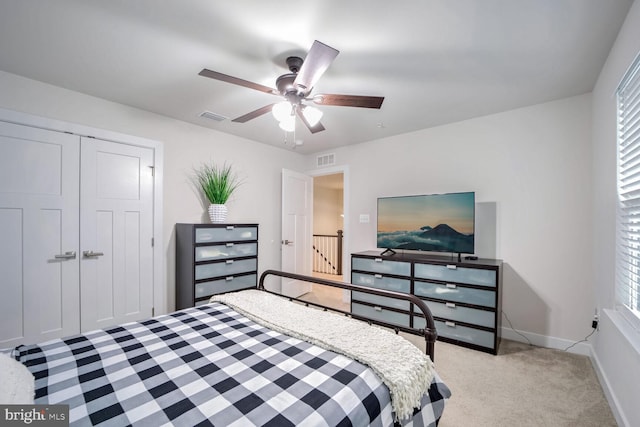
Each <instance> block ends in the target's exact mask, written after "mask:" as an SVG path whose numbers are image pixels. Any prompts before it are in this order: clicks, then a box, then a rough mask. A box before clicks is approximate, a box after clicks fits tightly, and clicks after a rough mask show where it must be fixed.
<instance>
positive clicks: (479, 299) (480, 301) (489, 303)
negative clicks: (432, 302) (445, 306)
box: [413, 281, 496, 308]
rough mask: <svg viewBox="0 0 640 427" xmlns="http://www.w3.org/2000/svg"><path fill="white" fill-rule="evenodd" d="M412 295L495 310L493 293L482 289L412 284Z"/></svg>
mask: <svg viewBox="0 0 640 427" xmlns="http://www.w3.org/2000/svg"><path fill="white" fill-rule="evenodd" d="M413 286H414V293H415V294H416V295H417V296H420V297H426V298H437V299H443V300H447V301H453V302H466V303H467V304H475V305H481V306H483V307H490V308H495V306H496V293H495V291H485V290H482V289H475V288H465V287H463V286H458V285H456V284H455V283H447V284H446V285H443V284H441V283H427V282H418V281H416V282H415V283H414V285H413Z"/></svg>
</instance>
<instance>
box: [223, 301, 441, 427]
mask: <svg viewBox="0 0 640 427" xmlns="http://www.w3.org/2000/svg"><path fill="white" fill-rule="evenodd" d="M214 301H219V302H221V303H223V304H225V305H228V306H230V307H231V308H233V309H234V310H236V311H237V312H239V313H241V314H243V315H244V316H246V317H248V318H249V319H251V320H253V321H255V322H257V323H259V324H261V325H263V326H266V327H268V328H271V329H273V330H275V331H278V332H280V333H283V334H286V335H289V336H292V337H295V338H298V339H301V340H303V341H307V342H310V343H312V344H315V345H318V346H319V347H322V348H324V349H327V350H331V351H335V352H337V353H340V354H343V355H345V356H348V357H350V358H352V359H354V360H357V361H358V362H360V363H364V364H365V365H367V366H369V367H370V368H371V369H372V370H373V371H374V372H375V373H376V374H377V375H378V376H379V377H380V379H381V380H382V381H383V382H384V384H385V385H386V386H387V387H388V388H389V392H390V395H391V405H392V408H393V411H394V412H395V416H396V418H397V419H398V420H402V419H404V418H408V417H410V416H411V415H412V414H413V408H420V400H421V398H422V395H423V394H425V393H426V392H427V390H428V389H429V386H430V384H431V381H432V379H433V376H434V368H433V363H432V362H431V359H430V358H429V356H427V355H426V354H424V353H423V352H422V351H420V350H419V349H418V348H417V347H416V346H414V345H413V344H411V343H410V342H409V341H407V340H406V339H404V338H402V337H401V336H399V335H396V334H394V333H392V332H390V331H386V330H384V329H382V328H380V327H377V326H371V325H369V324H367V323H365V322H362V321H359V320H355V319H352V318H350V317H347V316H344V315H340V314H338V313H332V312H327V311H322V310H316V309H310V308H308V307H305V306H303V305H301V304H297V303H294V302H291V301H289V300H287V299H285V298H282V297H279V296H276V295H271V294H269V293H267V292H264V291H258V290H255V289H252V290H246V291H241V292H236V293H229V294H222V295H215V296H213V297H211V302H214Z"/></svg>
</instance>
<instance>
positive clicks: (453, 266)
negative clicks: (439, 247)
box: [447, 264, 458, 270]
mask: <svg viewBox="0 0 640 427" xmlns="http://www.w3.org/2000/svg"><path fill="white" fill-rule="evenodd" d="M447 268H448V269H449V270H455V269H456V268H458V266H457V265H454V264H447Z"/></svg>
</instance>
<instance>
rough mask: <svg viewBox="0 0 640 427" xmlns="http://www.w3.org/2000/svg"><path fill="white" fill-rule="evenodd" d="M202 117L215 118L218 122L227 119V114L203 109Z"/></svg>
mask: <svg viewBox="0 0 640 427" xmlns="http://www.w3.org/2000/svg"><path fill="white" fill-rule="evenodd" d="M200 117H204V118H205V119H209V120H213V121H216V122H222V121H224V120H227V118H226V117H225V116H221V115H220V114H216V113H212V112H211V111H203V112H202V113H200Z"/></svg>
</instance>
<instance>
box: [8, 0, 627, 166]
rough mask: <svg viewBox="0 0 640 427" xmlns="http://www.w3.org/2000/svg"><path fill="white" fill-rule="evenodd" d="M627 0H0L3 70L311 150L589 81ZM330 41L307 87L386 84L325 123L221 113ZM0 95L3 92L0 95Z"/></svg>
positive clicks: (522, 101) (253, 97) (498, 107)
mask: <svg viewBox="0 0 640 427" xmlns="http://www.w3.org/2000/svg"><path fill="white" fill-rule="evenodd" d="M631 3H632V0H482V1H480V0H404V1H401V2H392V1H382V0H355V1H353V0H352V1H348V2H347V1H344V0H342V1H340V0H310V1H294V0H280V1H263V0H244V1H235V2H222V1H213V0H29V1H25V0H2V2H0V70H3V71H6V72H9V73H14V74H18V75H21V76H25V77H28V78H31V79H35V80H40V81H42V82H46V83H50V84H53V85H56V86H62V87H65V88H68V89H71V90H75V91H78V92H82V93H86V94H89V95H93V96H97V97H100V98H104V99H108V100H111V101H115V102H118V103H122V104H126V105H130V106H134V107H138V108H141V109H144V110H148V111H152V112H155V113H158V114H162V115H165V116H169V117H174V118H176V119H179V120H183V121H186V122H190V123H195V124H198V125H202V126H206V127H210V128H212V129H216V130H219V131H222V132H227V133H230V134H234V135H238V136H241V137H245V138H249V139H252V140H255V141H259V142H262V143H265V144H271V145H274V146H277V147H282V148H285V149H292V146H293V145H294V140H300V141H301V142H302V145H299V146H298V147H297V148H295V149H296V150H297V151H299V152H301V153H315V152H318V151H322V150H327V149H331V148H334V147H337V146H343V145H347V144H354V143H359V142H363V141H369V140H373V139H378V138H383V137H388V136H392V135H397V134H401V133H405V132H410V131H415V130H418V129H423V128H428V127H432V126H437V125H442V124H446V123H452V122H456V121H460V120H465V119H468V118H472V117H477V116H482V115H486V114H491V113H496V112H500V111H505V110H509V109H513V108H517V107H521V106H526V105H532V104H537V103H540V102H546V101H550V100H554V99H559V98H564V97H568V96H573V95H579V94H583V93H587V92H590V91H591V90H592V88H593V86H594V84H595V82H596V79H597V76H598V74H599V72H600V69H601V67H602V65H603V64H604V61H605V60H606V57H607V54H608V52H609V49H610V47H611V45H612V44H613V41H614V39H615V37H616V35H617V33H618V30H619V28H620V26H621V25H622V22H623V20H624V17H625V15H626V13H627V11H628V9H629V7H630V5H631ZM316 39H317V40H319V41H322V42H323V43H325V44H328V45H330V46H332V47H334V48H336V49H338V50H339V51H340V54H339V55H338V57H337V58H336V60H335V61H334V62H333V64H332V65H331V66H330V67H329V69H328V70H327V71H326V73H325V74H324V75H323V76H322V78H321V79H320V81H319V82H318V83H317V84H316V87H315V89H314V91H313V93H323V92H324V93H344V94H350V95H374V96H384V97H385V100H384V103H383V105H382V108H381V109H380V110H372V109H365V108H350V107H336V106H323V107H319V108H321V109H322V110H323V111H324V117H323V119H322V123H323V125H324V126H325V128H326V129H327V130H325V131H323V132H319V133H317V134H314V135H312V134H310V133H309V132H308V131H307V129H306V128H304V127H301V125H300V126H299V127H298V130H297V132H296V134H295V136H294V135H292V134H289V135H287V136H286V142H287V144H286V145H285V133H284V132H283V131H282V130H280V129H279V127H278V125H277V122H276V121H275V119H274V118H273V117H272V116H271V115H270V114H267V115H264V116H261V117H259V118H256V119H254V120H251V121H249V122H247V123H244V124H242V123H233V122H231V120H225V121H222V122H215V121H212V120H208V119H204V118H201V117H199V115H200V113H202V112H203V111H211V112H214V113H216V114H220V115H222V116H225V117H227V118H229V119H233V118H235V117H238V116H241V115H243V114H245V113H247V112H249V111H253V110H255V109H257V108H259V107H262V106H264V105H266V104H269V103H272V102H274V101H278V98H277V97H276V96H274V95H269V94H265V93H261V92H258V91H255V90H251V89H248V88H245V87H241V86H236V85H232V84H229V83H225V82H221V81H216V80H212V79H208V78H205V77H201V76H198V72H199V71H200V70H201V69H203V68H209V69H212V70H215V71H219V72H222V73H225V74H229V75H232V76H235V77H239V78H242V79H245V80H249V81H252V82H256V83H260V84H263V85H266V86H270V87H275V79H276V77H277V76H279V75H281V74H284V73H286V72H288V70H287V69H286V67H285V63H284V60H285V58H286V57H287V56H289V55H291V54H298V55H301V56H303V57H304V54H305V53H306V52H307V50H308V49H309V47H310V46H311V44H312V43H313V41H314V40H316ZM0 96H2V95H1V94H0Z"/></svg>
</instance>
